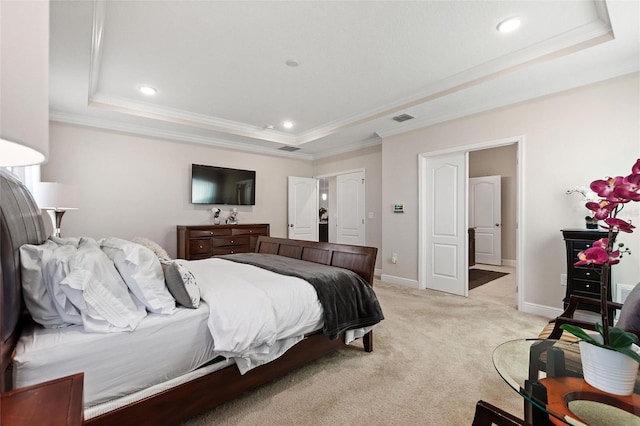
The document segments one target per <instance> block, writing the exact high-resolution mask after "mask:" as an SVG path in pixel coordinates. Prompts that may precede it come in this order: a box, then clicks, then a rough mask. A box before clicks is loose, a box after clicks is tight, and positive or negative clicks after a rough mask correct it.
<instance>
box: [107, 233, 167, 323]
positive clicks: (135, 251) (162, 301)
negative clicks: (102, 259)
mask: <svg viewBox="0 0 640 426" xmlns="http://www.w3.org/2000/svg"><path fill="white" fill-rule="evenodd" d="M100 247H101V248H102V251H104V252H105V253H106V254H107V256H109V258H110V259H111V260H112V261H113V263H114V264H115V265H116V268H117V269H118V272H120V275H121V276H122V278H123V279H124V281H125V283H126V284H127V286H128V287H129V289H130V290H131V292H132V293H133V294H134V295H135V296H136V297H137V298H138V299H139V300H140V301H141V302H142V303H143V304H144V305H145V306H146V307H147V309H148V310H149V312H154V313H158V314H173V313H174V312H175V311H176V302H175V300H174V299H173V297H171V294H170V293H169V290H167V287H166V286H165V282H164V274H163V272H162V267H161V266H160V261H159V260H158V258H157V257H156V255H155V254H154V253H153V252H152V251H151V250H149V249H148V248H146V247H144V246H141V245H140V244H136V243H132V242H131V241H126V240H121V239H119V238H113V237H109V238H104V239H102V240H100Z"/></svg>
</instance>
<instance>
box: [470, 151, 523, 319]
mask: <svg viewBox="0 0 640 426" xmlns="http://www.w3.org/2000/svg"><path fill="white" fill-rule="evenodd" d="M517 160H518V146H517V144H511V145H505V146H500V147H494V148H487V149H482V150H476V151H471V152H469V228H470V233H471V232H473V234H475V241H474V242H475V244H474V245H475V250H474V253H472V249H473V248H472V247H471V244H470V247H469V297H470V298H473V299H479V300H483V301H487V302H492V303H498V304H503V305H506V306H510V307H513V308H517V304H518V301H517V288H516V279H515V277H516V223H517V221H516V216H517V198H518V187H517ZM474 184H477V185H478V186H477V188H476V190H475V191H474V189H473V187H474ZM496 186H497V187H499V188H498V189H497V191H494V187H496ZM496 192H498V193H499V194H500V195H499V200H493V199H492V197H493V196H494V194H495V193H496ZM474 197H475V199H474ZM476 208H477V209H479V211H476ZM492 209H499V211H492ZM496 239H497V241H496ZM470 242H471V237H470Z"/></svg>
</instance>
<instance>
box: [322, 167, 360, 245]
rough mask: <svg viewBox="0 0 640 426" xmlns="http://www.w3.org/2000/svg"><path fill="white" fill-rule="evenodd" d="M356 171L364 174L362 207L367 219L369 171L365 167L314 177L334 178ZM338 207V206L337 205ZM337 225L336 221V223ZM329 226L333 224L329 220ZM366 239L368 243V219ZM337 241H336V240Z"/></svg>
mask: <svg viewBox="0 0 640 426" xmlns="http://www.w3.org/2000/svg"><path fill="white" fill-rule="evenodd" d="M356 172H362V174H363V176H364V197H363V198H362V203H363V204H364V205H363V206H362V209H363V211H364V213H365V219H366V215H367V201H366V200H367V171H366V169H365V168H364V167H362V168H358V169H350V170H341V171H339V172H332V173H324V174H321V175H314V176H313V177H314V178H315V179H326V178H332V177H336V176H339V175H347V174H349V173H356ZM337 202H338V200H337V198H336V203H337ZM336 208H337V206H336ZM334 225H335V223H334ZM329 226H331V221H329ZM363 232H364V241H365V244H366V243H367V221H366V220H365V221H364V230H363ZM329 242H332V241H331V231H329ZM334 242H335V241H334Z"/></svg>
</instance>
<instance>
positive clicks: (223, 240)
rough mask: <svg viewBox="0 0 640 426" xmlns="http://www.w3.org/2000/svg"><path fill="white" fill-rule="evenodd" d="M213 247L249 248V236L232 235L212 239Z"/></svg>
mask: <svg viewBox="0 0 640 426" xmlns="http://www.w3.org/2000/svg"><path fill="white" fill-rule="evenodd" d="M211 244H212V246H213V247H225V246H248V245H249V236H247V235H231V236H229V237H217V238H212V239H211Z"/></svg>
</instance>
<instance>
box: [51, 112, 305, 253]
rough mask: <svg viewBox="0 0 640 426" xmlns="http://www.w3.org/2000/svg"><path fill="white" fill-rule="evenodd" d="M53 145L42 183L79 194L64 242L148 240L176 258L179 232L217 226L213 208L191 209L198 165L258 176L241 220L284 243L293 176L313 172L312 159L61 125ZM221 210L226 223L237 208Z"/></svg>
mask: <svg viewBox="0 0 640 426" xmlns="http://www.w3.org/2000/svg"><path fill="white" fill-rule="evenodd" d="M50 141H51V147H50V159H49V161H48V162H47V163H46V164H45V165H43V166H42V173H41V178H42V180H43V181H56V182H62V183H67V184H73V185H77V186H78V187H79V189H80V206H79V207H80V209H79V210H77V211H69V212H67V213H66V214H65V216H64V219H63V221H62V234H63V236H65V235H66V236H80V235H84V236H91V237H94V238H100V237H105V236H115V237H120V238H125V239H130V238H133V237H135V236H142V237H147V238H150V239H152V240H154V241H157V242H158V243H159V244H161V245H162V246H163V247H164V248H165V249H166V250H167V251H168V252H169V254H170V255H172V256H175V254H176V225H200V224H209V223H210V221H209V220H210V217H211V214H210V211H209V208H210V207H211V206H208V205H194V204H191V203H190V199H191V195H190V175H191V164H192V163H197V164H208V165H216V166H223V167H235V168H243V169H251V170H255V171H256V205H255V206H239V207H238V211H239V220H240V223H269V224H270V225H271V235H272V236H277V237H286V235H287V176H289V175H294V176H302V177H310V176H311V173H312V166H311V162H310V161H306V160H299V159H289V158H283V157H276V156H273V157H272V156H266V155H260V154H252V153H246V152H240V151H232V150H226V149H220V148H215V147H210V146H204V145H196V144H187V143H180V142H174V141H168V140H161V139H153V138H148V137H142V136H131V135H124V134H119V133H116V132H107V131H102V130H95V129H89V128H83V127H75V126H69V125H62V124H56V123H52V124H51V129H50ZM220 207H221V208H222V214H221V216H222V219H223V221H224V219H225V218H226V217H227V216H228V214H229V210H230V207H224V206H220ZM46 219H47V218H46V217H45V220H46ZM223 223H224V222H223Z"/></svg>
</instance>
